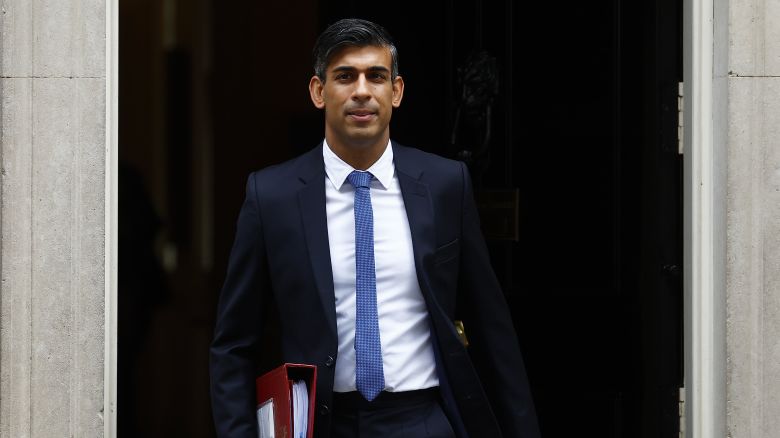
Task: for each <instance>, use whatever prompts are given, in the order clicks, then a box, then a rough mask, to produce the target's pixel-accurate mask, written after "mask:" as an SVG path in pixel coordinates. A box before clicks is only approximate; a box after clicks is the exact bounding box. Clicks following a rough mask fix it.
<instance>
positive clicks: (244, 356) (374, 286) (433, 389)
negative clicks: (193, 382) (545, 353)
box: [211, 19, 539, 438]
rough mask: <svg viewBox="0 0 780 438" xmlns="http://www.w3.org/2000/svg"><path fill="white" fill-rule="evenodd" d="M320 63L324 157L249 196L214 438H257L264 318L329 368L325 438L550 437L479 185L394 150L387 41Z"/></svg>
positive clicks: (219, 358)
mask: <svg viewBox="0 0 780 438" xmlns="http://www.w3.org/2000/svg"><path fill="white" fill-rule="evenodd" d="M314 56H315V66H314V67H315V75H314V76H313V77H312V78H311V81H310V83H309V91H310V94H311V99H312V102H313V103H314V105H315V106H316V107H317V108H319V109H323V110H325V139H324V141H323V142H322V144H321V145H319V146H317V147H316V148H315V149H313V150H312V151H310V152H308V153H306V154H304V155H302V156H300V157H298V158H296V159H293V160H291V161H288V162H286V163H283V164H281V165H277V166H273V167H270V168H266V169H264V170H262V171H259V172H255V173H253V174H252V175H250V177H249V180H248V182H247V193H246V200H245V202H244V205H243V207H242V209H241V213H240V215H239V219H238V226H237V232H236V240H235V243H234V247H233V250H232V253H231V256H230V263H229V266H228V272H227V278H226V280H225V285H224V287H223V290H222V293H221V296H220V302H219V309H218V314H217V318H218V319H217V326H216V329H215V333H214V341H213V344H212V347H211V390H212V404H213V412H214V419H215V423H216V427H217V431H218V434H219V436H220V437H256V436H257V429H256V424H255V421H256V420H255V390H254V380H255V377H257V363H256V357H257V355H258V353H259V352H260V350H261V349H262V345H260V339H261V330H262V326H263V315H264V314H265V313H266V312H276V313H277V314H278V316H279V320H280V322H281V328H280V330H281V339H280V341H281V347H282V355H283V360H284V361H285V362H296V363H308V364H315V365H317V366H318V371H317V415H316V417H315V436H316V437H328V436H331V437H377V438H379V437H401V436H403V437H406V438H411V437H428V436H430V437H467V436H469V437H472V438H481V437H497V436H502V435H503V436H505V437H536V436H538V434H539V432H538V428H537V425H536V418H535V413H534V408H533V403H532V400H531V396H530V391H529V389H528V384H527V382H526V377H525V370H524V366H523V362H522V358H521V355H520V351H519V347H518V343H517V338H516V335H515V333H514V329H513V326H512V321H511V320H510V316H509V313H508V311H507V308H506V303H505V301H504V298H503V294H502V292H501V290H500V288H499V285H498V282H497V280H496V278H495V275H494V273H493V271H492V269H491V267H490V264H489V259H488V254H487V251H486V247H485V243H484V240H483V238H482V235H481V233H480V228H479V221H478V217H477V211H476V208H475V205H474V200H473V196H472V191H471V183H470V180H469V176H468V172H467V169H466V167H465V166H464V165H463V164H462V163H460V162H456V161H451V160H447V159H444V158H441V157H437V156H435V155H431V154H428V153H424V152H421V151H419V150H416V149H411V148H407V147H404V146H401V145H399V144H397V143H395V142H392V141H391V140H390V133H389V123H390V116H391V113H392V110H393V108H398V107H399V105H400V104H401V100H402V98H403V93H404V81H403V79H402V78H401V76H399V75H398V61H397V53H396V49H395V46H394V44H393V42H392V40H391V39H390V36H389V35H388V34H387V33H386V32H385V30H384V29H383V28H382V27H380V26H378V25H376V24H374V23H371V22H368V21H364V20H354V19H350V20H341V21H339V22H337V23H335V24H333V25H332V26H330V27H329V28H328V29H327V30H325V32H324V33H323V34H322V35H320V37H319V38H318V40H317V43H316V45H315V49H314ZM456 312H457V314H458V317H459V318H460V319H462V320H463V322H464V325H465V327H466V329H467V330H468V338H469V341H470V345H471V346H470V347H468V348H469V350H467V349H466V347H465V345H464V343H462V342H461V337H459V336H458V334H457V332H456V329H455V326H454V324H453V320H454V318H455V315H456ZM260 353H261V352H260ZM470 354H471V355H479V360H478V361H476V362H477V363H480V364H484V369H479V370H477V369H476V368H475V366H474V365H473V364H472V361H471V359H470V357H469V356H470Z"/></svg>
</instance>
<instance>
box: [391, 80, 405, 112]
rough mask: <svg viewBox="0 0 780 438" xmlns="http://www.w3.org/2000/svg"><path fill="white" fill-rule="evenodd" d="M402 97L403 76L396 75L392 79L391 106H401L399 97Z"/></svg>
mask: <svg viewBox="0 0 780 438" xmlns="http://www.w3.org/2000/svg"><path fill="white" fill-rule="evenodd" d="M403 98H404V78H402V77H401V76H396V77H395V79H393V102H392V103H393V108H398V107H399V106H401V99H403Z"/></svg>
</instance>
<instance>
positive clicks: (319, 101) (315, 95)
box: [309, 75, 325, 109]
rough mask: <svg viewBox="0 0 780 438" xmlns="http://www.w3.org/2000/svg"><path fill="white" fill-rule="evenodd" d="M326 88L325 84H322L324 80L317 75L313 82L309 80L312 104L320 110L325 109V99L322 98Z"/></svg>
mask: <svg viewBox="0 0 780 438" xmlns="http://www.w3.org/2000/svg"><path fill="white" fill-rule="evenodd" d="M324 87H325V84H324V83H322V79H320V78H319V76H317V75H314V76H312V77H311V80H309V95H310V96H311V101H312V103H314V106H315V107H317V108H318V109H323V108H325V99H323V98H322V91H323V89H324Z"/></svg>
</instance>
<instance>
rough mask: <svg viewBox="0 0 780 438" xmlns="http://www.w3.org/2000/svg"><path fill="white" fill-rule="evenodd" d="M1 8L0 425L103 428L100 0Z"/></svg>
mask: <svg viewBox="0 0 780 438" xmlns="http://www.w3.org/2000/svg"><path fill="white" fill-rule="evenodd" d="M0 7H1V8H2V11H0V12H1V13H2V15H1V16H0V29H1V30H2V52H0V61H1V62H2V67H1V68H0V71H1V72H2V75H1V76H2V77H1V78H0V96H2V101H1V103H0V112H1V114H2V125H0V126H1V127H2V131H1V133H2V137H0V153H1V154H2V174H1V177H2V179H1V181H2V192H1V193H2V195H1V196H2V198H1V199H2V200H1V206H0V213H1V215H2V225H1V226H2V241H1V244H2V259H0V260H1V263H2V286H1V287H0V298H1V299H0V436H2V437H14V438H17V437H55V436H56V437H71V436H72V437H97V436H102V435H103V413H102V410H103V384H104V381H103V373H104V370H103V363H104V359H103V358H104V324H103V321H104V293H105V292H104V290H105V283H104V266H105V262H104V260H105V259H104V242H105V236H104V228H105V207H104V204H105V175H106V173H105V160H106V141H105V120H106V108H105V101H106V99H105V90H106V78H105V73H106V72H105V64H106V63H105V53H106V41H105V29H106V21H105V15H106V14H105V12H106V6H105V0H2V1H0Z"/></svg>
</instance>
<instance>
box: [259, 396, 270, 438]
mask: <svg viewBox="0 0 780 438" xmlns="http://www.w3.org/2000/svg"><path fill="white" fill-rule="evenodd" d="M257 429H258V431H259V435H258V436H259V438H274V399H272V398H269V399H268V400H266V401H265V403H263V404H261V405H260V406H258V407H257Z"/></svg>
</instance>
